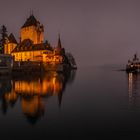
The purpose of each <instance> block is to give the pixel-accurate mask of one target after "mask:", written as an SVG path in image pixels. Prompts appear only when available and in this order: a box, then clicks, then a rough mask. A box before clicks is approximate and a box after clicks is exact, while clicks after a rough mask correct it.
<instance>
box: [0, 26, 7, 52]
mask: <svg viewBox="0 0 140 140" xmlns="http://www.w3.org/2000/svg"><path fill="white" fill-rule="evenodd" d="M0 34H1V39H0V53H4V44H5V43H6V40H7V37H8V35H7V29H6V27H5V26H4V25H2V26H1V29H0Z"/></svg>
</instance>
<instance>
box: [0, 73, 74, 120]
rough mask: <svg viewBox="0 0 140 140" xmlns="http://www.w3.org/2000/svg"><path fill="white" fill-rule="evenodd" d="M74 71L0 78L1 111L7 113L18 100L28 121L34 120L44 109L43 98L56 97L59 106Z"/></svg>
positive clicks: (71, 80) (72, 78)
mask: <svg viewBox="0 0 140 140" xmlns="http://www.w3.org/2000/svg"><path fill="white" fill-rule="evenodd" d="M74 78H75V71H68V72H67V73H57V72H55V71H53V72H49V73H44V74H35V75H27V76H17V75H16V76H12V77H8V76H7V77H1V78H0V92H1V93H0V105H1V109H2V112H3V113H4V114H6V113H7V111H8V109H10V107H14V106H16V102H17V101H20V104H21V108H22V112H23V113H24V115H25V116H26V117H27V118H28V120H30V121H33V122H34V121H36V120H37V119H38V118H40V117H41V116H42V115H43V114H44V111H45V106H44V103H43V99H44V98H49V97H51V96H57V97H58V105H59V106H61V101H62V96H63V93H64V90H65V88H66V85H67V83H72V82H73V80H74Z"/></svg>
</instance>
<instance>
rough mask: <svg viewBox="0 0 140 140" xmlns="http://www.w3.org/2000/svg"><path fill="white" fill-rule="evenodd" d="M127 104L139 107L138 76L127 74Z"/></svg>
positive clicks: (139, 83) (136, 74)
mask: <svg viewBox="0 0 140 140" xmlns="http://www.w3.org/2000/svg"><path fill="white" fill-rule="evenodd" d="M128 95H129V103H130V104H133V105H140V74H138V73H128Z"/></svg>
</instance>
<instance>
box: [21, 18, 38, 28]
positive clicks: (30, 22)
mask: <svg viewBox="0 0 140 140" xmlns="http://www.w3.org/2000/svg"><path fill="white" fill-rule="evenodd" d="M37 23H38V21H37V20H36V18H35V17H34V15H31V16H30V17H29V18H27V20H26V22H25V23H24V25H23V26H22V28H24V27H29V26H33V25H34V26H37Z"/></svg>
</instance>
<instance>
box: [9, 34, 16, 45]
mask: <svg viewBox="0 0 140 140" xmlns="http://www.w3.org/2000/svg"><path fill="white" fill-rule="evenodd" d="M8 41H9V43H15V44H17V41H16V39H15V37H14V35H13V34H12V33H11V34H10V35H9V37H8Z"/></svg>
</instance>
